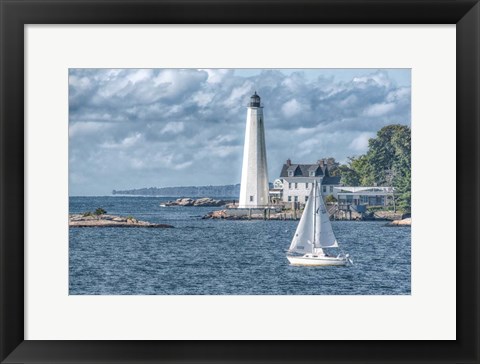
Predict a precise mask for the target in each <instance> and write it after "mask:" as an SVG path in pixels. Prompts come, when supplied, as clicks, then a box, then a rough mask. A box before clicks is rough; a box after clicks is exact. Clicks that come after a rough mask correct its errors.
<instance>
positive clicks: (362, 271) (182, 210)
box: [69, 196, 411, 295]
mask: <svg viewBox="0 0 480 364" xmlns="http://www.w3.org/2000/svg"><path fill="white" fill-rule="evenodd" d="M171 199H173V198H160V197H158V198H156V197H120V196H115V197H70V212H71V213H81V212H85V211H93V210H95V209H96V208H97V207H102V208H104V209H105V210H107V211H108V213H110V214H115V215H117V214H118V215H122V216H128V215H132V216H134V217H135V218H137V219H139V220H145V221H150V222H156V223H167V224H171V225H174V226H175V228H174V229H149V228H70V233H69V234H70V241H69V255H70V261H69V270H70V275H69V289H70V294H72V295H233V294H235V295H405V294H410V284H411V279H410V277H411V275H410V232H411V231H410V228H409V227H387V226H385V222H352V221H334V222H333V223H332V224H333V230H334V232H335V234H336V236H337V240H338V241H339V242H340V245H341V250H343V251H345V252H348V253H349V254H350V256H351V257H352V258H353V260H354V265H353V266H347V267H294V266H290V265H289V263H288V261H287V259H286V257H285V251H286V249H288V247H289V245H290V242H291V239H292V236H293V233H294V232H295V229H296V226H297V223H298V221H234V220H202V219H201V216H203V215H205V214H206V213H207V212H209V211H212V210H214V209H215V208H212V207H160V203H161V202H163V201H167V200H171ZM331 252H332V253H337V252H338V249H332V251H331Z"/></svg>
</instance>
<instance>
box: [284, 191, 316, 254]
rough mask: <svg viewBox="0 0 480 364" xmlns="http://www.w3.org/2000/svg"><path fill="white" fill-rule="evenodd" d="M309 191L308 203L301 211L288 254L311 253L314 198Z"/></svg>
mask: <svg viewBox="0 0 480 364" xmlns="http://www.w3.org/2000/svg"><path fill="white" fill-rule="evenodd" d="M313 190H314V189H313V188H312V190H311V191H310V195H309V196H308V201H307V203H306V205H305V209H304V210H303V214H302V217H301V218H300V222H299V223H298V226H297V230H296V231H295V235H294V236H293V239H292V243H291V244H290V248H289V249H288V251H289V252H290V253H303V254H306V253H313V241H314V239H313V219H312V216H313V212H314V198H313V193H314V191H313Z"/></svg>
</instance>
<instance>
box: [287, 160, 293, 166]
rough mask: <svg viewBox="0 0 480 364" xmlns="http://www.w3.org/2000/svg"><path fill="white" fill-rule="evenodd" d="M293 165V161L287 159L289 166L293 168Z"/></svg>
mask: <svg viewBox="0 0 480 364" xmlns="http://www.w3.org/2000/svg"><path fill="white" fill-rule="evenodd" d="M291 165H292V161H291V160H290V158H288V159H287V166H289V167H290V166H291Z"/></svg>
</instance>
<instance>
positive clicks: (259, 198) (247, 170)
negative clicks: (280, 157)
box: [238, 92, 268, 208]
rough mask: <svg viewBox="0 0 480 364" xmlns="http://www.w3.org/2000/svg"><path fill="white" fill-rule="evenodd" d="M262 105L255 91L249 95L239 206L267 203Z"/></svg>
mask: <svg viewBox="0 0 480 364" xmlns="http://www.w3.org/2000/svg"><path fill="white" fill-rule="evenodd" d="M263 123H264V122H263V107H262V106H261V105H260V96H258V95H257V92H255V94H254V95H252V97H250V103H249V104H248V109H247V125H246V128H245V146H244V149H243V166H242V180H241V186H240V200H239V203H238V205H239V207H240V208H255V207H265V206H267V205H268V171H267V152H266V148H265V130H264V126H263Z"/></svg>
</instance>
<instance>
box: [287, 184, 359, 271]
mask: <svg viewBox="0 0 480 364" xmlns="http://www.w3.org/2000/svg"><path fill="white" fill-rule="evenodd" d="M323 248H338V242H337V239H336V238H335V234H334V233H333V229H332V224H331V222H330V217H329V215H328V212H327V209H326V207H325V204H324V202H323V198H322V195H321V193H320V188H319V184H318V183H317V182H316V181H315V182H314V184H313V188H312V190H311V191H310V195H309V197H308V201H307V203H306V205H305V209H304V210H303V214H302V217H301V219H300V222H299V223H298V226H297V230H296V231H295V235H294V236H293V239H292V243H291V244H290V248H289V249H288V253H287V259H288V261H289V262H290V264H291V265H308V266H332V265H347V264H348V263H349V262H350V263H351V262H352V261H351V260H350V259H349V255H348V254H346V255H344V254H339V255H337V256H330V255H328V254H326V253H325V252H324V251H323ZM298 253H300V254H303V255H295V254H298Z"/></svg>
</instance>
